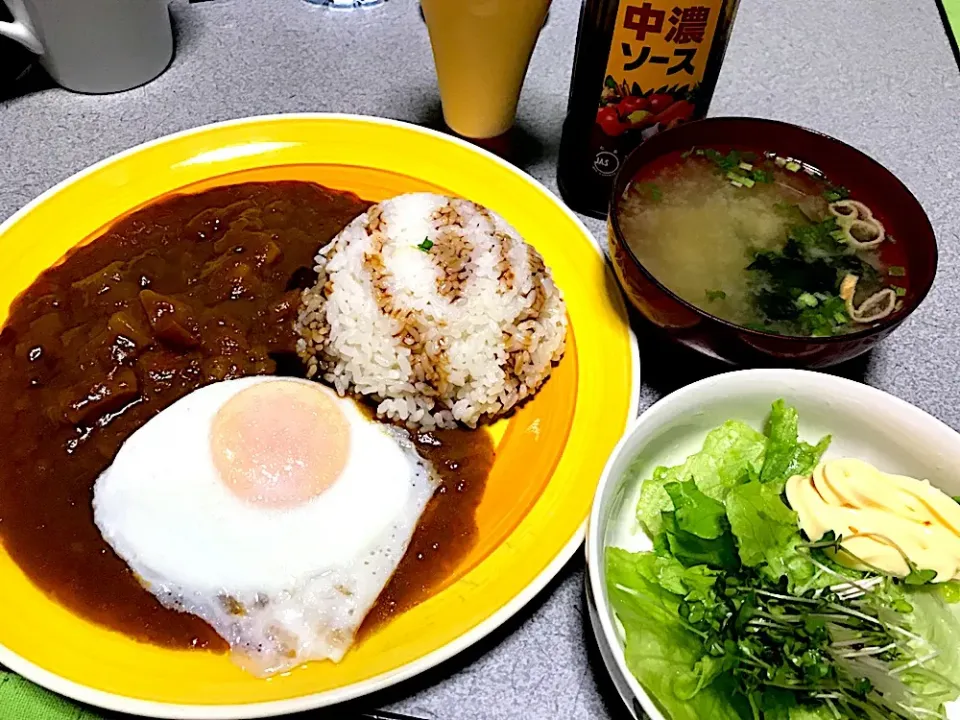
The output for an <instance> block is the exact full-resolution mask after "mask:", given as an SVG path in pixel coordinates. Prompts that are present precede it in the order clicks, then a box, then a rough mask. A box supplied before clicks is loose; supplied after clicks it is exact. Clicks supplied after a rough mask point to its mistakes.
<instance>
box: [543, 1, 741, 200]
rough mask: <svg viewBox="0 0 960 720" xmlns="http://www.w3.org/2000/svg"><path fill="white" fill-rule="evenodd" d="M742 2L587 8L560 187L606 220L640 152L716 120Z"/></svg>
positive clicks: (599, 3)
mask: <svg viewBox="0 0 960 720" xmlns="http://www.w3.org/2000/svg"><path fill="white" fill-rule="evenodd" d="M738 4H739V0H584V4H583V9H582V10H581V15H580V30H579V32H578V33H577V50H576V55H575V56H574V64H573V79H572V81H571V84H570V98H569V102H568V105H567V117H566V120H565V121H564V124H563V136H562V138H561V141H560V158H559V165H558V169H557V182H558V184H559V186H560V194H561V195H562V196H563V199H564V200H565V201H566V203H567V204H568V205H569V206H570V207H572V208H573V209H574V210H577V211H578V212H582V213H584V214H587V215H593V216H595V217H601V218H602V217H605V216H606V214H607V206H608V204H609V200H610V186H611V185H612V183H613V177H614V175H616V172H617V170H618V169H619V168H620V165H621V164H622V163H623V159H624V158H625V157H626V156H627V154H628V153H629V152H630V151H631V150H633V149H634V148H635V147H637V145H639V144H640V143H642V142H643V141H644V140H646V139H647V138H649V137H651V136H653V135H655V134H656V133H658V132H661V131H663V130H667V129H670V128H672V127H675V126H676V125H679V124H680V123H684V122H688V121H690V120H699V119H700V118H702V117H704V116H705V115H706V114H707V108H708V107H709V105H710V99H711V97H712V96H713V90H714V88H715V87H716V84H717V77H718V75H719V74H720V66H721V65H722V63H723V55H724V53H725V52H726V49H727V41H728V40H729V37H730V30H731V29H732V27H733V21H734V17H735V15H736V11H737V5H738Z"/></svg>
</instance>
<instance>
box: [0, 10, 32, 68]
mask: <svg viewBox="0 0 960 720" xmlns="http://www.w3.org/2000/svg"><path fill="white" fill-rule="evenodd" d="M3 2H4V3H5V4H6V6H7V7H8V8H10V12H11V13H12V14H13V17H14V20H13V22H0V35H2V36H3V37H8V38H10V39H11V40H16V41H17V42H18V43H20V44H21V45H23V46H24V47H25V48H26V49H27V50H29V51H30V52H33V53H36V54H37V55H43V45H42V44H41V43H40V40H38V39H37V36H36V34H34V32H33V30H32V29H31V28H30V26H29V25H28V24H27V23H26V22H25V21H24V20H23V18H26V17H27V9H26V8H25V7H24V6H23V2H22V0H3Z"/></svg>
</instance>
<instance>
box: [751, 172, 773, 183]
mask: <svg viewBox="0 0 960 720" xmlns="http://www.w3.org/2000/svg"><path fill="white" fill-rule="evenodd" d="M753 179H754V180H756V181H757V182H761V183H771V182H773V175H771V174H770V173H768V172H767V171H766V170H754V171H753Z"/></svg>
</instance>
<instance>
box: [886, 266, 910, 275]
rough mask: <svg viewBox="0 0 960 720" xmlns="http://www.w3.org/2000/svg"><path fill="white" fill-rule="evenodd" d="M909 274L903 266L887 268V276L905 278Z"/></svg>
mask: <svg viewBox="0 0 960 720" xmlns="http://www.w3.org/2000/svg"><path fill="white" fill-rule="evenodd" d="M906 274H907V269H906V268H905V267H904V266H903V265H891V266H890V267H888V268H887V275H892V276H893V277H903V276H904V275H906Z"/></svg>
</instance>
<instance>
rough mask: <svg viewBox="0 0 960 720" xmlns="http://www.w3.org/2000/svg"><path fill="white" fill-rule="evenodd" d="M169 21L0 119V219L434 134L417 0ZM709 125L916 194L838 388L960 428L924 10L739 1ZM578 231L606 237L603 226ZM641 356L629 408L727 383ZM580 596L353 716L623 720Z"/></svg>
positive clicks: (553, 601) (554, 38)
mask: <svg viewBox="0 0 960 720" xmlns="http://www.w3.org/2000/svg"><path fill="white" fill-rule="evenodd" d="M579 5H580V3H579V2H578V1H577V0H554V3H553V8H552V9H551V13H550V19H549V23H548V24H547V26H546V28H545V30H544V32H543V34H542V36H541V38H540V41H539V44H538V46H537V49H536V52H535V53H534V56H533V60H532V63H531V66H530V72H529V74H528V76H527V81H526V85H525V87H524V91H523V96H522V98H521V102H520V108H519V120H518V122H519V124H520V126H521V127H522V128H523V129H524V130H525V131H526V133H527V134H528V135H529V136H530V143H529V149H530V152H529V157H528V158H527V160H526V161H525V162H524V163H523V167H524V169H525V170H526V171H527V172H529V173H530V174H532V175H533V176H534V177H536V178H537V179H539V180H541V181H542V182H544V183H545V184H546V185H547V186H548V187H550V188H551V189H554V190H555V189H556V182H555V170H556V158H557V148H558V144H559V141H560V128H561V123H562V121H563V117H564V113H565V109H566V102H567V90H568V87H569V78H570V69H571V64H572V60H573V51H574V39H575V36H576V26H577V17H578V12H579ZM172 11H173V15H174V19H175V21H176V29H177V42H178V50H177V56H176V58H175V60H174V62H173V64H172V66H171V67H170V68H169V70H168V71H167V72H166V73H165V74H164V75H162V76H161V77H160V78H158V79H157V80H155V81H154V82H152V83H150V84H148V85H146V86H145V87H143V88H140V89H137V90H133V91H130V92H127V93H121V94H117V95H111V96H101V97H89V96H81V95H72V94H69V93H67V92H65V91H63V90H59V89H51V88H49V86H48V84H46V83H44V82H43V81H42V80H36V81H34V82H33V83H30V84H28V87H27V88H25V89H24V93H23V94H22V95H21V96H20V97H16V98H14V99H9V100H7V101H5V102H2V103H0V152H2V155H0V158H2V162H0V217H7V216H9V215H10V214H12V213H13V212H14V211H15V210H16V209H17V208H19V207H20V206H21V205H23V204H25V203H26V202H28V201H29V200H31V199H32V198H33V197H35V196H36V195H38V194H39V193H40V192H42V191H43V190H46V189H47V188H49V187H50V186H51V185H53V184H54V183H56V182H58V181H60V180H62V179H64V178H66V177H68V176H69V175H71V174H73V173H75V172H77V171H78V170H81V169H82V168H84V167H86V166H87V165H89V164H91V163H93V162H96V161H98V160H100V159H102V158H104V157H106V156H108V155H110V154H113V153H115V152H118V151H120V150H124V149H126V148H129V147H131V146H133V145H136V144H138V143H141V142H144V141H146V140H151V139H153V138H157V137H159V136H161V135H165V134H168V133H172V132H176V131H178V130H183V129H185V128H190V127H194V126H196V125H201V124H204V123H209V122H214V121H218V120H226V119H229V118H236V117H243V116H248V115H259V114H266V113H283V112H303V111H338V112H352V113H362V114H369V115H381V116H386V117H392V118H399V119H402V120H409V121H413V122H431V121H434V120H435V119H436V117H437V112H438V102H439V101H438V96H437V91H436V80H435V75H434V69H433V61H432V57H431V55H430V47H429V41H428V38H427V33H426V30H425V29H424V27H423V26H422V24H421V22H420V19H419V17H418V14H417V6H416V3H415V2H414V1H413V0H390V2H388V3H387V4H386V5H384V6H382V7H379V8H375V9H370V10H364V11H351V12H346V13H332V12H330V11H327V10H324V9H322V8H318V7H315V6H312V5H309V4H307V3H305V2H301V1H300V0H214V1H212V2H206V3H198V4H192V5H191V4H187V3H186V2H185V1H184V0H175V2H174V3H173V5H172ZM711 113H712V114H714V115H731V114H732V115H754V116H763V117H772V118H777V119H781V120H787V121H790V122H795V123H799V124H802V125H806V126H809V127H813V128H816V129H818V130H821V131H823V132H826V133H829V134H831V135H834V136H836V137H839V138H841V139H843V140H845V141H847V142H849V143H851V144H853V145H855V146H856V147H859V148H861V149H862V150H864V151H866V152H867V153H868V154H870V155H872V156H873V157H875V158H876V159H877V160H879V161H880V162H881V163H883V164H885V165H886V166H887V167H889V168H890V169H891V170H892V171H893V172H894V173H896V174H897V175H898V176H899V177H900V178H901V179H902V180H903V181H904V182H905V183H906V184H907V185H908V186H909V187H910V188H911V189H912V190H913V192H914V193H915V194H916V196H917V197H918V198H919V200H920V202H921V203H922V204H923V206H924V208H925V209H926V211H927V213H928V214H929V215H930V219H931V221H932V222H933V226H934V228H935V229H936V232H937V236H938V238H939V241H940V253H941V255H940V271H939V275H938V277H937V282H936V284H935V285H934V288H933V291H932V293H931V295H930V296H929V298H928V299H927V301H926V302H925V304H924V305H923V306H922V307H921V308H920V309H919V310H918V311H917V312H916V313H915V314H914V315H913V316H912V317H911V318H910V319H909V320H908V321H907V322H906V323H905V324H904V325H903V327H902V328H901V329H900V330H899V331H898V332H897V333H896V334H895V335H894V336H893V337H892V338H891V339H890V340H889V341H888V342H886V343H885V344H884V345H883V346H882V347H881V348H879V349H878V350H876V351H875V352H873V353H872V354H871V355H870V356H869V357H867V358H865V359H863V360H859V361H854V362H853V363H852V364H849V365H847V366H845V367H842V368H840V369H839V370H838V372H840V373H842V374H845V375H847V376H849V377H854V378H856V379H860V380H863V381H865V382H868V383H870V384H871V385H875V386H877V387H880V388H883V389H884V390H887V391H889V392H891V393H893V394H895V395H898V396H900V397H902V398H905V399H907V400H909V401H910V402H912V403H914V404H916V405H918V406H919V407H921V408H923V409H924V410H926V411H928V412H930V413H932V414H933V415H935V416H937V417H939V418H940V419H942V420H944V421H945V422H947V423H948V424H950V425H951V426H953V427H954V428H960V384H958V376H957V369H958V365H960V316H958V314H957V312H956V307H957V305H958V300H957V298H958V297H960V263H958V253H960V198H958V196H957V193H956V187H957V179H958V178H957V176H958V174H960V144H958V140H960V73H958V70H957V66H956V64H955V62H954V59H953V56H952V55H951V52H950V49H949V46H948V43H947V41H946V38H945V36H944V31H943V28H942V26H941V24H940V20H939V18H938V15H937V10H936V7H935V5H934V2H933V0H844V2H836V0H803V1H802V2H787V1H786V0H780V1H779V2H774V1H773V0H742V3H741V10H740V15H739V17H738V20H737V25H736V28H735V31H734V34H733V38H732V41H731V46H730V50H729V52H728V55H727V60H726V63H725V65H724V69H723V73H722V75H721V78H720V83H719V87H718V89H717V93H716V96H715V99H714V104H713V107H712V109H711ZM587 224H588V225H589V227H590V228H591V230H593V231H594V233H595V234H597V236H598V237H601V236H602V233H603V224H602V223H601V222H598V221H595V220H588V223H587ZM951 308H953V309H954V310H953V311H951ZM640 340H641V358H642V360H641V362H642V370H641V372H642V376H643V390H642V397H641V408H645V407H647V406H648V405H650V404H651V403H652V402H654V401H655V400H656V399H658V398H659V397H661V396H662V395H663V394H665V393H667V392H670V391H672V390H674V389H676V388H677V387H680V386H682V385H683V384H685V383H687V382H690V381H692V380H694V379H697V378H699V377H703V376H705V375H707V374H710V373H714V372H717V371H719V370H721V369H722V368H720V367H717V366H716V365H713V364H711V363H708V362H706V361H703V360H700V359H697V358H695V357H693V356H692V355H689V354H687V353H685V352H681V351H678V350H674V349H671V348H665V347H663V346H662V345H661V344H659V343H654V342H653V341H652V340H651V339H650V338H649V337H647V336H646V335H645V334H644V333H641V338H640ZM582 583H583V562H582V560H581V557H580V555H579V554H578V555H577V556H576V558H575V559H574V560H572V561H571V562H570V563H569V564H568V565H567V566H566V567H565V568H564V569H563V571H562V572H561V573H560V576H559V577H558V578H557V580H556V581H554V582H553V583H551V584H550V586H549V587H548V588H547V589H546V590H545V591H544V592H542V593H541V594H540V595H539V596H538V597H537V598H536V599H535V600H534V601H533V602H532V603H531V604H530V605H529V607H528V608H527V609H525V610H524V611H522V612H521V613H520V614H519V616H518V617H517V618H515V620H513V621H511V622H509V623H507V625H506V626H505V627H504V628H503V629H502V630H501V631H500V632H498V633H496V634H495V635H494V636H493V637H491V638H489V639H487V640H486V641H484V642H481V643H480V644H479V645H478V646H477V647H476V648H474V649H472V650H470V651H467V652H466V653H464V654H463V655H461V656H459V657H457V658H455V659H454V660H452V661H450V662H448V663H446V664H445V665H443V666H441V667H440V668H439V669H438V670H437V671H436V672H433V673H430V674H429V675H428V676H427V677H421V678H417V679H416V680H414V681H412V682H410V683H408V684H405V685H403V686H401V687H399V688H396V689H394V690H392V691H389V692H387V693H385V694H384V695H381V696H379V697H376V698H374V699H372V700H367V701H365V702H364V703H361V704H360V706H359V707H360V709H369V708H371V707H374V706H382V707H386V708H387V709H389V710H392V711H394V712H404V713H410V714H414V715H417V716H420V717H423V718H430V719H434V718H436V719H441V718H442V719H449V720H471V719H473V718H484V719H494V718H525V719H528V720H537V719H539V718H544V719H546V720H575V719H576V720H579V719H582V718H623V717H626V715H625V711H624V710H623V708H622V707H621V706H620V705H619V700H618V698H617V697H616V696H615V695H614V694H613V691H612V687H611V685H610V684H609V680H608V679H607V678H606V677H605V675H604V671H603V669H602V667H601V665H600V664H599V660H598V657H597V654H596V649H595V646H594V643H593V640H592V637H591V636H590V635H589V631H588V630H587V628H586V627H585V625H584V619H583V614H584V612H583V611H584V607H583V601H582V595H583V585H582ZM343 715H344V713H343V712H342V711H337V712H333V713H332V716H334V717H342V716H343Z"/></svg>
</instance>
